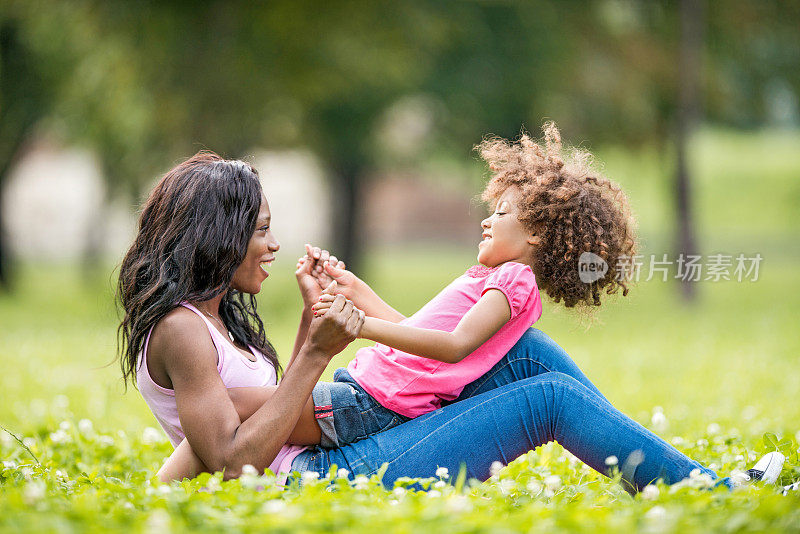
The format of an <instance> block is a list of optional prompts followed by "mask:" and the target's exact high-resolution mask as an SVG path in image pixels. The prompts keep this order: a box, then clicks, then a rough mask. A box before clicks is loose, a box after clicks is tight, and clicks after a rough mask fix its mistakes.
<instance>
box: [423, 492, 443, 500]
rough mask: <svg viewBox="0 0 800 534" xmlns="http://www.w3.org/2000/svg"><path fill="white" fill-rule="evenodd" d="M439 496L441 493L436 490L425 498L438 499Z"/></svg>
mask: <svg viewBox="0 0 800 534" xmlns="http://www.w3.org/2000/svg"><path fill="white" fill-rule="evenodd" d="M441 496H442V493H441V492H440V491H436V490H431V491H429V492H428V494H427V495H426V497H428V498H429V499H438V498H439V497H441Z"/></svg>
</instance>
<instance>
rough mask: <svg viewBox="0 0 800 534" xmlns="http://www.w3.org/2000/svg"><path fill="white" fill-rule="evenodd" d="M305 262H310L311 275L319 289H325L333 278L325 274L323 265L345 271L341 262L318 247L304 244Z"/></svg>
mask: <svg viewBox="0 0 800 534" xmlns="http://www.w3.org/2000/svg"><path fill="white" fill-rule="evenodd" d="M305 258H307V261H311V262H312V263H311V274H312V276H314V277H315V278H316V279H317V283H319V287H320V289H325V288H326V287H328V285H329V284H330V283H331V282H332V281H333V278H331V277H330V275H329V274H328V273H327V272H325V269H324V264H325V263H329V264H330V265H331V266H333V267H336V268H339V269H345V264H344V262H343V261H340V260H338V259H337V258H336V256H334V255H333V254H331V253H330V252H328V251H327V250H325V249H321V248H319V247H313V246H311V245H309V244H308V243H306V255H305Z"/></svg>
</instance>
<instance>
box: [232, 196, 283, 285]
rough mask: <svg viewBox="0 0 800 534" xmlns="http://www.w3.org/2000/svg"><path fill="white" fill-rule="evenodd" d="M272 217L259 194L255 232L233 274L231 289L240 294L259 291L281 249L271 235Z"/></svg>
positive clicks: (265, 200) (264, 198)
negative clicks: (259, 200)
mask: <svg viewBox="0 0 800 534" xmlns="http://www.w3.org/2000/svg"><path fill="white" fill-rule="evenodd" d="M271 218H272V216H271V215H270V212H269V204H268V203H267V198H266V197H265V196H264V193H261V207H260V208H259V210H258V219H257V220H256V231H255V232H253V236H252V237H251V238H250V242H249V243H248V244H247V254H246V255H245V257H244V261H243V262H242V263H241V265H239V267H238V268H237V269H236V272H235V273H233V280H231V287H232V288H233V289H236V290H237V291H241V292H242V293H251V294H256V293H258V292H259V291H261V284H262V283H263V282H264V280H265V279H266V278H267V276H269V274H268V273H267V269H268V268H269V266H270V265H271V264H272V261H273V260H274V259H275V253H276V252H278V249H279V248H281V245H280V243H278V240H277V239H275V236H274V235H272V230H270V222H271Z"/></svg>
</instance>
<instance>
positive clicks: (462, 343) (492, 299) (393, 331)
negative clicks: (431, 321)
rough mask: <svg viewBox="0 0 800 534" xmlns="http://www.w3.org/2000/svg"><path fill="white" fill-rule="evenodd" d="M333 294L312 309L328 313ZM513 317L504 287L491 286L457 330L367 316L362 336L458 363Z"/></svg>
mask: <svg viewBox="0 0 800 534" xmlns="http://www.w3.org/2000/svg"><path fill="white" fill-rule="evenodd" d="M330 298H331V296H330V295H328V294H323V295H322V296H321V301H320V302H319V303H318V304H315V305H314V306H313V307H312V309H313V310H315V311H316V312H317V314H318V315H321V314H324V313H325V311H326V310H327V307H328V306H329V301H330ZM510 318H511V307H510V306H509V304H508V300H507V299H506V296H505V295H504V294H503V292H502V291H500V290H499V289H490V290H488V291H487V292H486V293H484V294H483V296H482V297H481V298H480V299H479V300H478V302H476V303H475V305H474V306H473V307H472V308H471V309H470V310H469V311H468V312H467V313H466V314H465V315H464V317H462V318H461V321H459V323H458V325H457V326H456V328H455V330H453V331H452V332H444V331H442V330H429V329H427V328H417V327H414V326H407V325H402V324H396V323H394V322H391V321H385V320H383V319H378V318H376V317H367V318H366V319H365V320H364V326H363V327H362V328H361V334H359V337H361V338H365V339H371V340H372V341H377V342H378V343H383V344H384V345H388V346H390V347H392V348H395V349H398V350H402V351H403V352H408V353H410V354H416V355H417V356H422V357H425V358H430V359H432V360H438V361H440V362H445V363H458V362H460V361H461V360H463V359H464V358H466V357H467V356H468V355H470V354H472V352H474V351H475V349H477V348H478V347H480V346H481V345H483V344H484V343H485V342H486V341H487V340H488V339H489V338H490V337H492V336H493V335H495V334H496V333H497V331H498V330H500V328H502V326H503V325H504V324H506V323H507V322H508V320H509V319H510Z"/></svg>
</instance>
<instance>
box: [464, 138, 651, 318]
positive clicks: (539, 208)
mask: <svg viewBox="0 0 800 534" xmlns="http://www.w3.org/2000/svg"><path fill="white" fill-rule="evenodd" d="M542 130H543V131H544V146H542V145H541V144H537V143H535V142H533V141H532V140H531V138H530V137H529V136H528V135H524V134H523V135H522V136H521V137H520V139H519V141H518V142H510V141H507V140H505V139H500V138H489V139H485V140H484V141H483V142H482V143H481V144H480V145H478V146H477V147H476V149H477V150H478V151H479V152H480V155H481V157H482V158H483V159H484V160H485V161H486V162H487V163H488V164H489V169H490V171H491V175H492V176H491V179H490V180H489V183H488V184H487V185H486V189H485V190H484V192H483V195H482V198H483V200H484V201H486V202H488V203H489V205H490V206H492V208H494V206H495V204H496V203H497V200H498V199H499V198H500V196H502V194H503V192H505V190H506V189H508V188H509V187H517V188H518V189H519V191H520V192H521V199H520V206H519V209H520V220H521V221H522V222H523V224H524V225H525V227H526V228H528V229H529V230H531V231H532V232H534V233H536V235H538V236H539V237H540V238H541V245H539V247H538V250H537V253H536V254H535V258H534V265H533V271H534V273H535V274H536V280H537V283H538V285H539V288H540V289H542V290H543V291H545V292H547V294H548V295H550V297H551V298H553V300H555V301H556V302H561V301H562V300H563V301H564V305H565V306H566V307H568V308H571V307H573V306H576V305H588V306H599V305H600V292H601V290H603V289H605V292H606V293H615V292H616V291H617V290H618V289H619V288H620V287H621V288H622V294H623V295H627V294H628V284H627V282H628V281H629V280H630V278H631V277H632V272H631V269H632V267H633V263H632V261H631V260H632V258H633V256H634V255H635V254H636V235H635V223H634V220H633V217H632V215H631V210H630V206H629V204H628V198H627V196H626V195H625V193H624V192H623V191H622V190H621V189H620V187H619V186H618V185H617V184H615V183H614V182H612V181H611V180H609V179H608V178H606V177H605V176H603V175H601V174H600V173H599V172H597V171H595V170H593V169H592V168H591V167H592V165H591V164H592V160H593V158H592V155H591V154H590V153H589V152H586V151H582V150H578V149H573V150H572V151H571V152H570V153H569V154H568V155H567V156H565V155H564V154H563V149H562V145H561V134H560V133H559V131H558V128H557V127H556V125H555V124H554V123H552V122H548V123H545V124H544V126H542ZM585 252H591V253H593V254H595V255H597V256H599V257H600V258H602V259H603V260H604V261H605V262H606V264H607V265H608V270H607V271H606V272H605V274H603V275H602V277H601V278H599V279H598V280H596V281H592V282H591V283H584V282H582V281H581V279H580V274H579V268H580V266H579V258H580V257H581V254H583V253H585ZM589 258H591V256H589ZM580 263H583V260H581V262H580ZM598 274H599V273H598Z"/></svg>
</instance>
